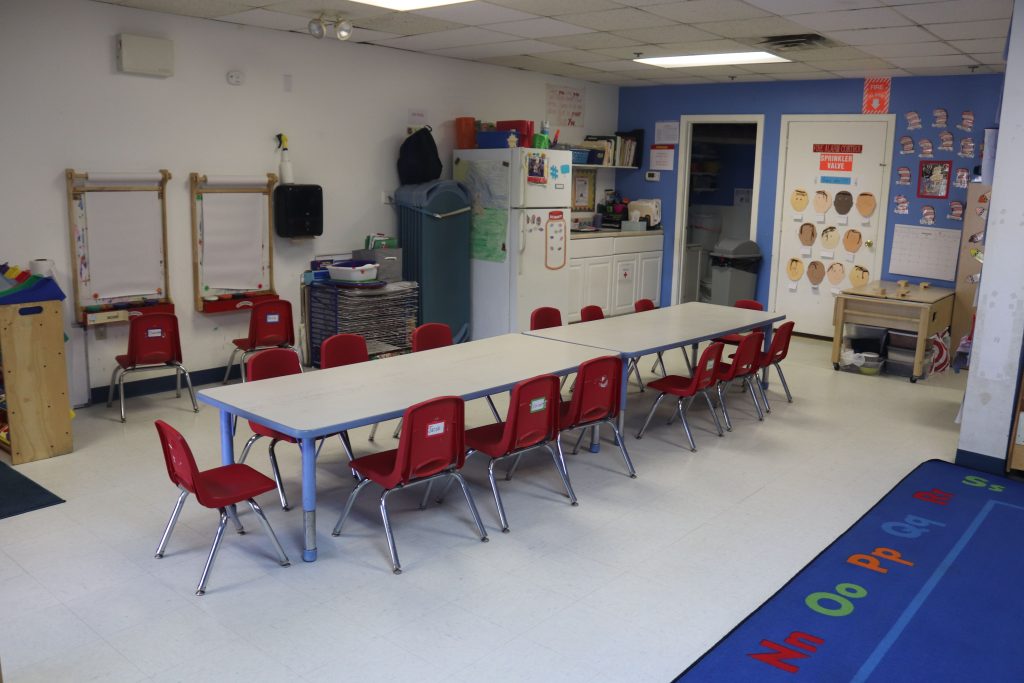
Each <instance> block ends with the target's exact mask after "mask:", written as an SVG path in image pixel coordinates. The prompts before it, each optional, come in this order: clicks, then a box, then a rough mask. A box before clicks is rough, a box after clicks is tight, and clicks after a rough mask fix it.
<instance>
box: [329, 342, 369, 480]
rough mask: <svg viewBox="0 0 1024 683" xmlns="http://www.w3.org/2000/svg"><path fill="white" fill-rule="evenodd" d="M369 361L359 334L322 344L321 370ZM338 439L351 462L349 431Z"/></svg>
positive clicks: (342, 433) (344, 432)
mask: <svg viewBox="0 0 1024 683" xmlns="http://www.w3.org/2000/svg"><path fill="white" fill-rule="evenodd" d="M368 360H370V354H369V353H368V352H367V350H366V340H365V339H363V338H362V337H361V336H360V335H358V334H336V335H334V336H332V337H328V338H327V339H324V341H323V343H322V344H320V369H321V370H327V369H329V368H338V367H342V366H344V365H355V364H356V363H365V362H366V361H368ZM376 426H377V425H374V427H376ZM338 438H339V439H341V445H342V446H344V448H345V455H347V456H348V459H349V461H351V460H352V459H353V457H355V456H354V455H353V453H352V441H351V440H350V439H349V436H348V431H343V432H341V433H340V434H338Z"/></svg>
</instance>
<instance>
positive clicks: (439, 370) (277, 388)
mask: <svg viewBox="0 0 1024 683" xmlns="http://www.w3.org/2000/svg"><path fill="white" fill-rule="evenodd" d="M603 355H606V352H605V351H604V350H603V349H600V348H595V347H592V346H582V345H577V344H564V343H561V342H557V341H552V340H548V339H540V338H537V337H529V336H526V335H522V334H506V335H502V336H498V337H491V338H489V339H482V340H479V341H472V342H466V343H464V344H456V345H454V346H445V347H442V348H439V349H431V350H429V351H420V352H419V353H412V354H406V355H402V356H393V357H391V358H383V359H379V360H374V361H369V362H366V363H357V364H355V365H346V366H342V367H337V368H330V369H328V370H319V371H316V372H305V373H302V374H298V375H287V376H285V377H275V378H273V379H264V380H260V381H259V382H247V383H244V384H233V385H229V386H222V387H215V388H212V389H203V390H202V391H200V392H199V400H200V401H202V402H203V403H208V404H210V405H212V406H215V407H216V408H218V409H219V410H220V442H221V460H222V462H223V463H224V464H225V465H229V464H231V463H232V462H234V438H233V430H232V420H233V416H235V415H237V416H239V417H241V418H244V419H247V420H253V421H254V422H259V423H261V424H264V425H266V426H268V427H270V428H271V429H275V430H277V431H279V432H281V433H283V434H287V435H288V436H291V437H293V438H295V439H296V440H297V441H298V443H299V448H300V450H301V451H302V510H303V525H304V549H303V555H302V559H304V560H305V561H307V562H313V561H315V560H316V555H317V547H316V440H317V439H318V438H320V437H324V436H330V435H332V434H337V433H339V432H341V431H343V430H347V429H353V428H355V427H361V426H364V425H368V424H373V423H375V422H381V421H383V420H390V419H392V418H396V417H400V416H401V415H402V413H403V412H404V411H405V409H406V408H407V407H409V406H411V405H414V404H416V403H419V402H421V401H426V400H428V399H431V398H435V397H437V396H461V397H462V398H463V399H465V400H470V399H474V398H481V397H484V396H489V395H491V394H495V393H500V392H503V391H507V390H509V389H511V388H512V387H513V386H514V385H515V384H516V383H517V382H519V381H521V380H524V379H528V378H530V377H535V376H537V375H543V374H548V373H551V374H556V375H560V374H567V373H569V372H572V371H574V370H575V369H577V368H578V367H579V365H580V363H582V362H584V361H586V360H590V359H591V358H597V357H600V356H603Z"/></svg>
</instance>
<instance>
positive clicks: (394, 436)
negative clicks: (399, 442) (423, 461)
mask: <svg viewBox="0 0 1024 683" xmlns="http://www.w3.org/2000/svg"><path fill="white" fill-rule="evenodd" d="M401 433H402V418H398V424H397V425H395V431H394V433H393V434H392V435H391V438H392V439H397V438H398V435H399V434H401Z"/></svg>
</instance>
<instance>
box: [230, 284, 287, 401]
mask: <svg viewBox="0 0 1024 683" xmlns="http://www.w3.org/2000/svg"><path fill="white" fill-rule="evenodd" d="M231 343H232V344H234V345H235V347H234V348H233V349H231V356H229V357H228V367H227V369H226V370H225V371H224V384H227V382H228V377H230V376H231V367H232V366H233V365H234V363H235V355H236V354H238V353H241V354H242V357H241V358H239V359H238V373H239V375H241V374H242V368H243V367H244V366H245V359H246V358H247V357H248V356H249V355H250V354H253V353H256V352H257V351H259V350H261V349H271V348H275V347H281V348H286V349H292V350H293V351H295V354H296V355H298V351H297V350H296V349H295V329H294V326H293V325H292V305H291V304H290V303H289V302H288V301H287V300H286V299H266V300H265V301H260V302H258V303H256V304H254V305H253V307H252V314H251V315H250V316H249V336H247V337H243V338H241V339H235V340H232V342H231Z"/></svg>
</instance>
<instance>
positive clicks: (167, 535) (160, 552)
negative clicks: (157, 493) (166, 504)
mask: <svg viewBox="0 0 1024 683" xmlns="http://www.w3.org/2000/svg"><path fill="white" fill-rule="evenodd" d="M179 488H181V487H179ZM186 498H188V491H186V490H185V489H181V495H180V496H178V502H177V503H175V504H174V510H173V511H172V512H171V518H170V519H169V520H167V526H166V527H164V535H163V536H161V537H160V545H158V546H157V547H156V555H154V557H156V558H157V559H159V558H161V557H163V556H164V551H165V550H167V542H168V541H169V540H171V534H172V533H174V525H175V524H177V523H178V516H179V515H181V508H182V506H183V505H184V504H185V499H186Z"/></svg>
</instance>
